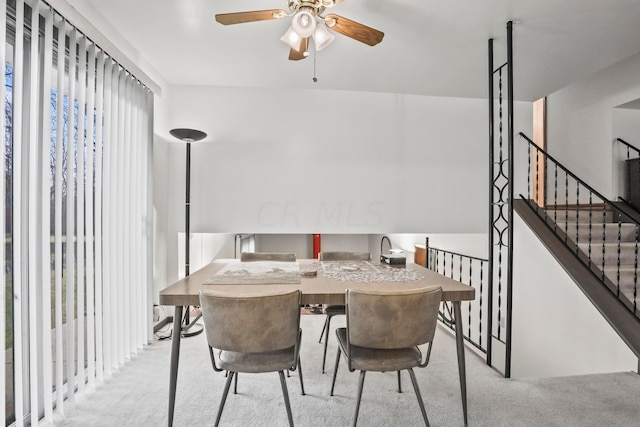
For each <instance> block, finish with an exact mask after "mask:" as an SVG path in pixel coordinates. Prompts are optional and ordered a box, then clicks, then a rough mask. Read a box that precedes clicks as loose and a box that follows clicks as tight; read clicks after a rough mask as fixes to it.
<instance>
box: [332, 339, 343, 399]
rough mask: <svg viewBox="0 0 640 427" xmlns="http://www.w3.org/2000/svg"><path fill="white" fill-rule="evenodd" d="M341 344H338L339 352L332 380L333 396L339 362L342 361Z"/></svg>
mask: <svg viewBox="0 0 640 427" xmlns="http://www.w3.org/2000/svg"><path fill="white" fill-rule="evenodd" d="M340 353H341V351H340V346H338V353H337V355H336V364H335V366H334V367H333V380H332V381H331V394H330V396H333V388H334V387H335V386H336V376H337V375H338V364H339V363H340Z"/></svg>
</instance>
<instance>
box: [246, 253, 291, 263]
mask: <svg viewBox="0 0 640 427" xmlns="http://www.w3.org/2000/svg"><path fill="white" fill-rule="evenodd" d="M295 260H296V254H294V253H273V252H242V253H241V254H240V261H241V262H247V261H283V262H294V261H295Z"/></svg>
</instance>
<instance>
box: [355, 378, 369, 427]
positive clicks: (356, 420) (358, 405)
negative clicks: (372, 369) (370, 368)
mask: <svg viewBox="0 0 640 427" xmlns="http://www.w3.org/2000/svg"><path fill="white" fill-rule="evenodd" d="M366 374H367V371H360V380H359V381H358V399H357V400H356V412H355V413H354V414H353V424H351V425H352V426H353V427H356V424H357V423H358V412H360V401H361V400H362V388H363V387H364V376H365V375H366Z"/></svg>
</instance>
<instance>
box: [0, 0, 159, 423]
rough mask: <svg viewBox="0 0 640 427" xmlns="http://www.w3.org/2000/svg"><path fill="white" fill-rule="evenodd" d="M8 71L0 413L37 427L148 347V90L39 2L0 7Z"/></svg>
mask: <svg viewBox="0 0 640 427" xmlns="http://www.w3.org/2000/svg"><path fill="white" fill-rule="evenodd" d="M0 62H1V63H2V64H3V66H4V71H5V72H4V77H5V79H4V82H3V83H4V84H1V85H0V99H2V100H4V110H3V111H4V120H3V121H2V122H1V123H0V137H1V138H2V140H3V141H4V144H3V146H4V161H3V173H0V199H1V200H2V202H3V207H4V209H2V211H0V224H4V242H5V243H4V245H0V259H1V260H2V262H3V267H4V274H0V282H1V283H0V298H1V299H2V306H1V308H0V310H1V312H0V340H1V342H2V343H3V345H4V348H3V349H2V350H3V351H0V362H2V365H3V366H6V367H7V369H0V386H1V387H2V388H3V389H4V391H5V404H4V405H2V409H0V410H1V411H2V415H3V418H4V419H5V425H9V424H12V423H14V422H15V424H16V425H17V426H22V425H24V424H25V423H26V424H30V425H33V426H35V425H38V423H39V422H41V421H42V420H43V419H44V420H46V421H48V422H53V416H54V413H56V412H57V413H59V414H61V415H63V414H64V406H65V404H66V402H74V401H75V399H76V397H77V396H82V395H85V394H87V393H91V392H92V391H93V390H95V388H96V385H97V384H99V383H100V382H101V381H104V379H105V377H108V376H109V375H111V374H112V373H113V372H114V370H117V369H119V367H121V366H122V364H123V363H125V362H126V361H127V360H128V359H129V358H130V357H131V355H132V354H134V353H136V352H137V351H139V350H140V349H142V348H143V346H144V345H145V344H147V343H148V342H149V341H150V339H151V329H152V327H151V325H152V313H151V309H150V304H151V298H150V289H151V277H150V274H149V272H150V271H151V268H150V263H151V259H152V256H151V235H150V232H151V227H150V223H151V220H150V212H151V209H150V208H149V206H150V198H151V191H150V187H151V182H150V179H149V177H150V174H151V167H150V164H151V141H152V124H153V123H152V122H153V94H152V93H151V91H150V90H149V88H148V87H146V86H145V85H144V84H143V83H142V82H141V81H140V80H139V79H138V78H136V76H134V75H132V73H131V72H129V71H128V70H127V69H125V68H124V67H123V66H122V65H121V64H119V63H118V62H117V61H116V60H114V59H113V57H112V56H110V55H109V52H105V51H104V50H103V49H101V47H100V46H99V45H96V44H95V43H94V42H93V41H92V40H91V39H90V38H88V37H87V36H86V35H85V34H83V33H82V32H81V31H80V30H79V29H78V28H75V27H74V25H73V24H72V23H70V22H68V21H67V20H66V19H65V17H63V16H61V15H60V14H59V13H58V12H57V11H56V10H54V9H53V8H52V7H51V6H50V5H49V4H47V3H46V2H45V1H41V0H31V1H29V2H25V1H24V0H0Z"/></svg>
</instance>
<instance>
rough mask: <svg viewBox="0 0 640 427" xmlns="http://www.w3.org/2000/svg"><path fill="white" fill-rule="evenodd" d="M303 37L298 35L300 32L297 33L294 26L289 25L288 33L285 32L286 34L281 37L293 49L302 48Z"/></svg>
mask: <svg viewBox="0 0 640 427" xmlns="http://www.w3.org/2000/svg"><path fill="white" fill-rule="evenodd" d="M302 39H303V38H302V37H300V36H299V35H298V33H296V32H295V31H294V30H293V28H292V27H289V29H288V30H287V32H286V33H284V36H282V37H280V40H282V41H283V42H284V43H286V44H287V45H289V47H290V48H291V49H293V50H298V49H300V43H301V42H302Z"/></svg>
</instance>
